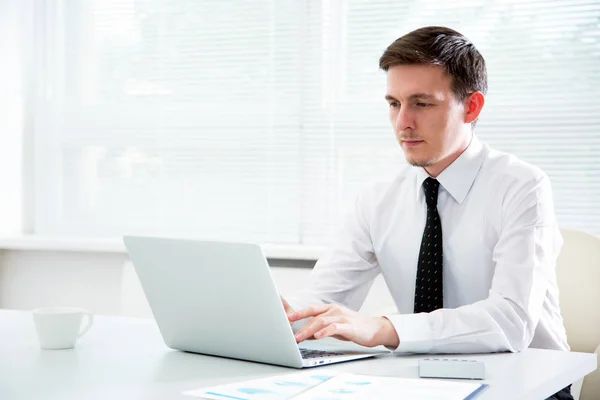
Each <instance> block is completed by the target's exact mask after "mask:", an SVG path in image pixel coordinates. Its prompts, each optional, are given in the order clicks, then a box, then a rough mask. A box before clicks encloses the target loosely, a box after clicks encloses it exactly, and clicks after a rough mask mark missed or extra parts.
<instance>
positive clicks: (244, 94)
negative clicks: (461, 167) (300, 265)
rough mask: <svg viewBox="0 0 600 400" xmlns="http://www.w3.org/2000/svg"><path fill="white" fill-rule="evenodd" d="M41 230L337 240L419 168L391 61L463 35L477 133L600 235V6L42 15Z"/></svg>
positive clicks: (232, 5)
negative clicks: (413, 163) (409, 49)
mask: <svg viewBox="0 0 600 400" xmlns="http://www.w3.org/2000/svg"><path fill="white" fill-rule="evenodd" d="M34 4H35V7H36V10H35V21H36V25H35V26H36V27H35V30H36V32H37V34H36V36H35V39H36V41H35V47H34V53H35V57H36V60H37V62H36V69H35V71H33V72H32V73H33V74H34V75H35V77H36V82H37V89H36V92H35V96H34V98H35V102H34V105H33V107H34V109H33V114H34V115H35V132H34V143H35V155H36V157H35V159H36V165H35V172H36V174H35V176H36V179H35V184H34V187H35V195H36V196H35V219H34V221H35V230H36V232H37V233H42V234H52V235H65V234H73V235H80V236H113V235H121V234H124V233H141V234H161V235H177V236H194V237H206V238H211V239H221V240H244V241H253V242H263V243H264V242H269V243H288V244H308V245H325V244H327V243H328V242H329V240H330V239H331V236H332V234H333V233H334V232H335V230H336V229H337V228H338V227H339V223H340V218H341V216H342V215H343V213H344V211H345V210H347V209H348V207H350V206H351V205H352V202H353V200H354V197H355V196H356V193H357V192H358V190H360V189H361V188H362V187H363V186H364V185H365V184H367V183H368V182H371V181H373V180H374V179H379V178H381V176H382V175H392V174H393V173H394V172H395V171H396V170H397V169H398V167H399V165H401V164H402V163H404V162H405V161H404V158H403V155H402V151H401V149H400V148H399V146H398V145H397V144H396V142H395V139H394V135H393V132H392V128H391V126H390V124H389V122H388V120H387V104H386V102H385V101H384V99H383V98H384V95H385V74H384V73H383V72H381V71H379V70H378V59H379V56H380V55H381V53H382V52H383V50H384V49H385V47H386V46H388V45H389V44H390V43H391V42H392V41H393V40H395V39H396V38H398V37H399V36H401V35H403V34H405V33H407V32H409V31H411V30H413V29H416V28H418V27H421V26H425V25H445V26H449V27H452V28H454V29H456V30H458V31H460V32H461V33H464V34H465V35H466V36H467V37H469V38H470V39H471V40H472V41H473V42H474V44H475V45H476V46H477V47H478V49H479V50H480V52H481V53H482V54H483V56H484V57H485V59H486V63H487V67H488V75H489V92H488V96H487V97H486V106H485V108H484V111H483V113H482V115H481V117H480V121H479V123H478V125H477V128H476V132H477V134H478V135H479V137H480V138H481V139H482V140H483V141H485V142H487V143H488V144H490V145H491V146H492V147H494V148H496V149H499V150H503V151H508V152H511V153H513V154H515V155H517V156H518V157H520V158H522V159H524V160H526V161H529V162H531V163H533V164H535V165H537V166H539V167H540V168H542V169H543V170H544V171H545V172H546V173H547V174H548V175H549V176H550V178H551V181H552V184H553V189H554V195H555V206H556V211H557V215H558V219H559V222H560V224H561V226H564V227H567V226H568V227H574V228H581V229H586V230H589V231H592V232H595V233H600V203H599V202H598V200H597V199H598V197H599V196H600V167H599V166H598V160H600V101H599V100H598V99H599V98H600V2H599V1H590V0H545V1H542V0H539V1H530V2H527V3H522V2H519V1H516V0H501V1H495V2H486V1H483V0H481V1H478V0H472V1H466V0H465V1H458V2H457V1H449V0H448V1H447V0H443V1H441V0H435V1H433V0H402V1H399V0H393V1H367V0H346V1H334V0H330V1H316V0H314V1H313V0H304V1H292V0H289V1H286V0H277V1H276V0H257V1H253V2H247V1H242V0H234V1H227V2H224V1H218V0H213V1H211V0H204V1H182V0H177V1H176V0H144V1H139V0H138V1H133V0H131V1H128V0H119V1H117V0H114V1H106V0H95V1H88V2H71V1H59V0H54V1H47V2H38V3H34Z"/></svg>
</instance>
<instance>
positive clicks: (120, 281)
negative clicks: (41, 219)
mask: <svg viewBox="0 0 600 400" xmlns="http://www.w3.org/2000/svg"><path fill="white" fill-rule="evenodd" d="M272 272H273V277H274V279H275V282H276V284H277V286H278V288H279V290H280V292H281V293H282V294H284V295H285V294H286V293H291V292H294V291H295V290H297V289H299V288H301V287H303V285H304V284H305V283H306V281H307V277H308V274H309V273H310V268H298V267H273V268H272ZM392 304H393V303H392V301H391V297H390V295H389V291H388V290H387V287H386V286H385V283H384V282H383V280H382V278H381V277H379V278H378V279H377V281H376V282H375V284H374V285H373V288H372V289H371V293H370V294H369V297H368V298H367V301H366V302H365V305H364V307H363V311H365V312H375V311H376V310H379V309H382V308H388V309H389V307H390V305H392ZM59 305H72V306H78V307H84V308H87V309H89V310H90V311H91V312H93V313H95V314H106V315H123V316H137V317H149V316H150V315H151V314H150V310H149V307H148V304H147V302H146V299H145V297H144V294H143V292H142V290H141V287H140V285H139V281H138V280H137V276H136V275H135V272H134V270H133V268H132V266H131V264H130V263H129V261H128V259H127V255H126V254H124V253H113V252H88V251H48V250H44V251H39V250H2V251H0V308H9V309H19V310H29V309H33V308H37V307H45V306H59Z"/></svg>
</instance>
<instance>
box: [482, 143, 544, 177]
mask: <svg viewBox="0 0 600 400" xmlns="http://www.w3.org/2000/svg"><path fill="white" fill-rule="evenodd" d="M482 172H484V173H485V174H487V175H488V176H491V177H496V178H497V179H501V180H505V181H510V182H513V183H519V182H522V183H526V182H536V181H540V180H544V179H547V178H548V176H547V175H546V173H545V172H544V171H543V170H542V169H541V168H539V167H537V166H536V165H533V164H531V163H529V162H527V161H524V160H522V159H520V158H518V157H517V156H515V155H514V154H510V153H507V152H503V151H499V150H496V149H492V148H489V147H488V152H487V157H486V158H485V161H484V163H483V165H482Z"/></svg>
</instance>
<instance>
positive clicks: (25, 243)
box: [0, 235, 325, 261]
mask: <svg viewBox="0 0 600 400" xmlns="http://www.w3.org/2000/svg"><path fill="white" fill-rule="evenodd" d="M261 247H262V249H263V252H264V253H265V255H266V256H267V258H271V259H274V258H276V259H284V260H309V261H311V260H317V259H318V258H319V257H320V256H321V254H323V252H324V250H325V249H324V248H323V247H321V246H302V245H280V244H264V245H262V246H261ZM0 250H20V251H24V250H32V251H35V250H45V251H70V252H99V253H125V252H126V251H125V246H124V245H123V242H122V240H121V239H120V238H75V237H48V236H37V235H24V236H11V237H0Z"/></svg>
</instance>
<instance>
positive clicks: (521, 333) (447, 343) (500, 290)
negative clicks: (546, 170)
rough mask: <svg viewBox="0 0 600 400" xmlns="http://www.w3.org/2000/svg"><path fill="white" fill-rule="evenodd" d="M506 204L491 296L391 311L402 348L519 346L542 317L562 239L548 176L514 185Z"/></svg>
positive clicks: (445, 350)
mask: <svg viewBox="0 0 600 400" xmlns="http://www.w3.org/2000/svg"><path fill="white" fill-rule="evenodd" d="M513 189H514V190H513V191H512V192H511V193H509V194H508V195H507V197H506V198H505V202H504V206H503V215H502V228H501V233H500V238H499V241H498V243H497V245H496V246H495V248H494V252H493V257H494V262H495V273H494V277H493V280H492V286H491V289H490V293H489V297H488V298H487V299H485V300H482V301H479V302H477V303H474V304H470V305H465V306H462V307H458V308H456V309H440V310H436V311H433V312H431V313H420V314H407V315H389V316H387V318H388V319H389V320H390V321H391V322H392V323H393V324H394V327H395V329H396V332H397V333H398V336H399V338H400V345H399V347H398V348H397V349H396V350H397V351H399V352H417V353H427V352H436V353H475V352H496V351H506V350H508V351H512V352H516V351H521V350H523V349H525V348H527V347H528V346H529V344H530V343H531V340H532V339H533V335H534V332H535V329H536V326H537V324H538V321H539V319H540V314H541V312H542V306H543V302H544V298H545V296H546V290H547V287H548V282H549V279H551V276H552V275H553V274H554V268H555V265H556V259H557V257H558V253H559V251H560V247H561V245H562V239H561V237H560V232H559V230H558V226H557V224H556V220H555V216H554V206H553V201H552V191H551V186H550V181H549V179H548V178H547V177H546V176H545V175H542V176H539V177H538V178H537V179H535V180H534V181H529V182H527V184H525V185H523V186H521V187H517V188H513Z"/></svg>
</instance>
